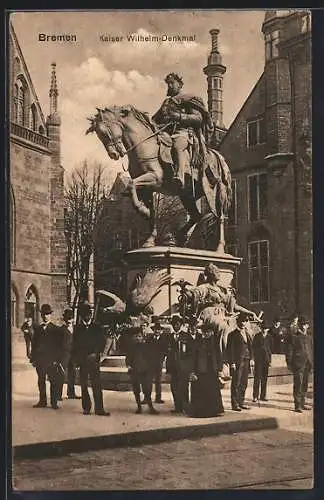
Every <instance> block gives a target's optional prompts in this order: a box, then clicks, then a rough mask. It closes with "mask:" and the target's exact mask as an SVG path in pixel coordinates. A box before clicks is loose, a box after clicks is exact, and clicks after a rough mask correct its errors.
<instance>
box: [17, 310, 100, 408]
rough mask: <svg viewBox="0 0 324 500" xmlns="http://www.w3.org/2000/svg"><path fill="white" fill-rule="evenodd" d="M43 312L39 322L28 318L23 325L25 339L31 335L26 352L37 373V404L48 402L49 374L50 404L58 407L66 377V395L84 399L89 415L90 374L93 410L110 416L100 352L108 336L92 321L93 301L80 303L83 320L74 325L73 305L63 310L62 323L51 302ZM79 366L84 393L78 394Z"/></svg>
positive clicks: (43, 406) (69, 397)
mask: <svg viewBox="0 0 324 500" xmlns="http://www.w3.org/2000/svg"><path fill="white" fill-rule="evenodd" d="M40 313H41V319H42V321H41V323H40V324H39V325H37V326H33V325H32V321H30V319H26V321H25V323H24V325H23V326H22V330H23V333H24V336H25V339H26V336H28V348H27V355H28V357H29V360H30V362H31V363H32V364H33V366H34V367H35V368H36V372H37V376H38V389H39V400H38V402H37V403H36V404H35V405H34V408H45V407H46V406H47V404H48V400H47V394H46V378H47V379H48V380H49V382H50V405H51V407H52V408H53V410H58V409H59V408H60V407H59V405H58V402H59V401H62V396H63V386H64V382H65V379H66V380H67V398H68V399H81V401H82V409H83V414H84V415H89V414H90V413H91V407H92V402H91V398H90V395H89V391H88V379H89V378H90V382H91V386H92V392H93V400H94V413H95V415H101V416H109V412H107V411H105V409H104V406H103V396H102V387H101V380H100V354H101V353H102V352H103V350H104V347H105V344H106V336H105V333H104V331H103V330H102V328H100V327H98V325H94V324H93V322H92V310H91V307H90V305H89V304H86V303H85V304H82V305H81V306H80V307H79V311H78V313H79V318H80V321H79V323H78V324H77V325H74V313H73V311H72V310H71V309H66V310H65V311H64V313H63V325H61V326H58V325H56V324H54V323H53V321H52V313H53V310H52V307H51V306H50V305H49V304H43V305H42V306H41V310H40ZM27 327H28V328H27ZM26 345H27V344H26ZM77 367H78V368H79V376H80V385H81V396H77V395H76V392H75V378H76V368H77Z"/></svg>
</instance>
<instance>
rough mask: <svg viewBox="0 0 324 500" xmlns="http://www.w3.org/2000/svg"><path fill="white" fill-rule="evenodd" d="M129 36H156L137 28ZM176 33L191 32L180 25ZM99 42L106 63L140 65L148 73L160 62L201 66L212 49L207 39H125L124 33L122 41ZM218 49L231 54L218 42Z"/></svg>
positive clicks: (228, 49) (225, 53)
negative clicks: (204, 41) (206, 41)
mask: <svg viewBox="0 0 324 500" xmlns="http://www.w3.org/2000/svg"><path fill="white" fill-rule="evenodd" d="M165 34H167V35H168V36H172V33H170V32H168V31H166V32H165ZM129 35H131V36H133V35H134V36H143V37H154V36H157V33H152V32H149V31H146V30H145V29H143V28H139V29H138V30H137V31H136V32H133V33H130V34H129ZM162 35H163V33H161V32H160V33H159V36H162ZM176 35H180V36H181V35H190V33H188V32H186V30H185V29H181V27H179V30H178V33H176ZM102 44H103V47H102V48H101V50H100V56H101V57H104V58H105V59H106V61H107V63H108V62H109V63H110V64H111V65H112V66H114V65H118V66H119V67H120V66H121V65H122V66H123V67H127V68H130V67H133V68H140V70H141V71H142V72H144V70H146V71H149V72H150V70H151V69H152V68H157V67H159V66H160V65H161V63H162V67H163V66H165V65H167V66H169V67H170V68H171V67H174V66H177V65H178V64H181V65H183V63H184V62H185V65H186V66H190V65H191V64H199V65H201V61H202V60H206V61H207V56H208V55H209V53H210V49H211V47H210V42H209V43H208V44H203V43H198V42H197V41H183V42H177V41H172V42H170V41H158V42H155V41H148V42H145V41H127V37H125V36H124V40H123V41H122V42H117V43H112V42H102ZM219 50H220V52H221V53H222V54H223V55H225V56H226V55H228V54H230V53H231V50H230V48H229V47H228V46H227V45H225V44H222V43H220V45H219ZM148 61H149V65H148Z"/></svg>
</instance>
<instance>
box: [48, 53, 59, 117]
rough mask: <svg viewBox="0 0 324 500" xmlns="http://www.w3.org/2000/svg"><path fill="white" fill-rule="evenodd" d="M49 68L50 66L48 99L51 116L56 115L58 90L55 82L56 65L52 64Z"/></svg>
mask: <svg viewBox="0 0 324 500" xmlns="http://www.w3.org/2000/svg"><path fill="white" fill-rule="evenodd" d="M51 66H52V74H51V87H50V91H49V97H50V114H51V115H52V114H53V113H57V97H58V90H57V81H56V63H55V62H53V63H52V64H51Z"/></svg>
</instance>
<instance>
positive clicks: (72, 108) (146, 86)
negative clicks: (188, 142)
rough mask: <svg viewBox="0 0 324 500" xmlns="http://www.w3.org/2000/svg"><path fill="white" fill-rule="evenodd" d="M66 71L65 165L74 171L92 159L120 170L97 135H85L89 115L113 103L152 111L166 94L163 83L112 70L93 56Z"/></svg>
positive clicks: (64, 112)
mask: <svg viewBox="0 0 324 500" xmlns="http://www.w3.org/2000/svg"><path fill="white" fill-rule="evenodd" d="M65 73H66V74H64V75H62V79H64V81H65V86H64V91H63V92H62V98H61V102H62V104H61V115H62V162H63V165H64V167H65V168H66V169H67V170H71V168H73V166H74V165H75V164H77V163H79V162H81V161H82V160H83V159H85V158H89V159H91V160H98V161H101V162H102V163H104V164H107V166H108V167H109V168H114V169H117V170H118V169H120V168H121V163H117V162H113V161H112V160H110V159H109V158H108V156H107V153H106V151H105V150H104V148H103V145H102V144H101V143H100V141H99V139H98V138H97V137H96V136H95V135H91V134H89V135H87V136H85V135H84V134H85V131H86V129H87V127H88V125H89V123H88V121H87V119H86V118H87V116H90V115H93V114H94V113H95V111H96V107H97V106H98V107H104V106H110V105H113V104H116V105H122V104H133V105H134V106H136V107H138V108H139V109H141V110H143V111H148V112H150V113H153V112H154V111H155V110H156V109H157V107H158V106H159V104H160V102H161V98H163V95H164V93H165V88H164V85H162V84H161V82H159V81H158V80H157V79H156V78H153V77H152V76H149V75H142V74H141V73H139V72H138V71H135V70H131V71H129V72H127V73H123V72H121V71H109V70H107V69H106V68H105V66H104V64H103V63H102V61H100V60H99V59H96V58H94V57H91V58H89V59H88V60H87V61H84V62H83V63H82V64H81V65H80V66H78V67H75V68H72V69H71V68H70V69H66V70H65ZM125 161H127V160H125ZM117 170H116V171H117Z"/></svg>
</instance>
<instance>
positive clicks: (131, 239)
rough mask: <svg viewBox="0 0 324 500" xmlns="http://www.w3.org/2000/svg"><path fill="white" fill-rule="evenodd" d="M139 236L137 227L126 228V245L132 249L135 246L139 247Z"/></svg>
mask: <svg viewBox="0 0 324 500" xmlns="http://www.w3.org/2000/svg"><path fill="white" fill-rule="evenodd" d="M139 240H140V238H139V232H138V229H129V230H128V247H129V249H130V250H134V249H135V248H139V246H140V241H139Z"/></svg>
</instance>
